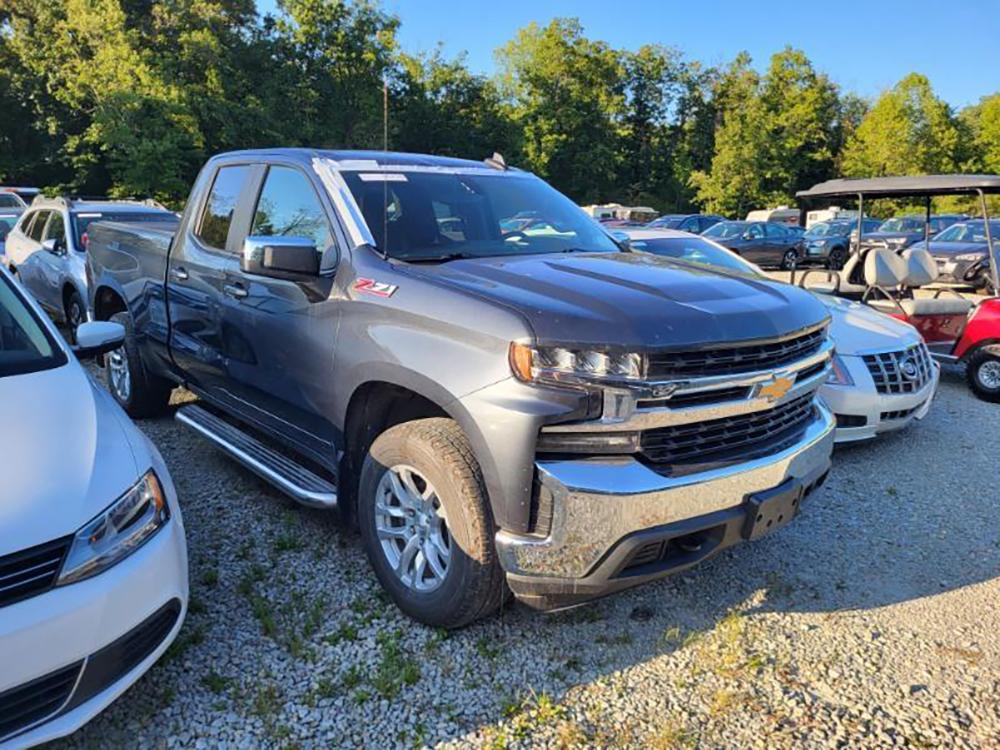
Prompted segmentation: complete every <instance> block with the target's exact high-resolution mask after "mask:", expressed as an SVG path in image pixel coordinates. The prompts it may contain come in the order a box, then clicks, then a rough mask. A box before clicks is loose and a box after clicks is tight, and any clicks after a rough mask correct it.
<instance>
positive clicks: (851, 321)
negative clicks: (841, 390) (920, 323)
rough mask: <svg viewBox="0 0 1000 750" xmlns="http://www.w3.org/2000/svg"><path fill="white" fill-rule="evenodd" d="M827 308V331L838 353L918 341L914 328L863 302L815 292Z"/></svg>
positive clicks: (897, 345) (902, 346)
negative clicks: (828, 319) (828, 317)
mask: <svg viewBox="0 0 1000 750" xmlns="http://www.w3.org/2000/svg"><path fill="white" fill-rule="evenodd" d="M816 296H817V297H819V299H821V300H822V301H823V304H825V305H826V307H827V309H828V310H829V311H830V318H831V322H830V335H831V337H832V338H833V342H834V344H835V345H836V347H837V352H838V353H840V354H846V355H852V354H859V353H861V352H866V351H872V350H879V349H882V350H887V349H904V348H906V347H907V346H911V345H913V344H916V343H919V342H920V340H921V338H920V334H919V333H917V329H915V328H914V327H913V326H911V325H910V324H909V323H904V322H903V321H901V320H896V319H895V318H891V317H889V316H888V315H885V314H883V313H880V312H877V311H876V310H873V309H871V308H870V307H868V306H866V305H862V304H860V303H858V302H851V301H850V300H845V299H840V298H839V297H831V296H829V295H826V294H817V295H816Z"/></svg>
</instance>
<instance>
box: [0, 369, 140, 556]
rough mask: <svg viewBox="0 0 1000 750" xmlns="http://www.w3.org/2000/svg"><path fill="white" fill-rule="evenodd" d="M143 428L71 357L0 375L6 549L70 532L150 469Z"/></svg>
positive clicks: (1, 531)
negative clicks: (40, 367)
mask: <svg viewBox="0 0 1000 750" xmlns="http://www.w3.org/2000/svg"><path fill="white" fill-rule="evenodd" d="M137 435H138V433H137V432H136V431H135V428H134V427H132V425H131V424H129V423H127V421H126V419H125V417H124V415H123V414H122V413H121V411H120V409H119V408H118V406H117V404H115V403H114V401H113V400H112V399H111V397H110V395H108V394H107V393H106V392H105V391H104V390H102V389H101V388H99V387H98V386H97V385H96V384H95V383H93V382H92V381H91V379H90V378H89V377H88V375H87V374H86V373H85V372H84V370H83V368H82V367H80V365H79V364H78V363H77V362H76V361H75V360H73V359H71V360H70V362H69V363H68V364H66V365H64V366H62V367H58V368H55V369H52V370H45V371H42V372H35V373H31V374H27V375H14V376H8V377H4V378H2V379H0V556H3V555H6V554H8V553H11V552H15V551H17V550H21V549H25V548H27V547H32V546H34V545H36V544H41V543H43V542H48V541H51V540H53V539H57V538H59V537H62V536H65V535H67V534H72V533H74V532H75V531H77V529H79V528H80V527H81V526H82V525H83V524H84V523H86V522H87V521H89V520H90V519H91V518H93V517H94V516H95V515H97V514H98V513H99V512H100V511H102V510H103V509H104V508H106V507H107V506H108V505H110V504H111V503H112V502H113V501H114V500H115V499H116V498H118V497H119V496H120V495H121V494H122V493H123V492H125V490H127V489H128V488H129V487H131V486H132V485H133V484H134V483H135V482H136V481H137V480H138V478H139V474H140V472H141V471H144V470H145V469H147V468H149V462H148V456H145V457H143V463H144V464H145V465H143V466H140V465H139V463H140V462H139V460H137V456H136V452H138V451H143V447H142V443H141V442H139V441H138V440H136V439H135V437H137Z"/></svg>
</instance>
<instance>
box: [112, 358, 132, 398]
mask: <svg viewBox="0 0 1000 750" xmlns="http://www.w3.org/2000/svg"><path fill="white" fill-rule="evenodd" d="M107 366H108V375H109V377H110V380H111V390H113V391H114V393H115V396H116V397H117V398H118V400H119V401H120V402H121V403H123V404H127V403H128V400H129V398H131V396H132V374H131V373H130V372H129V369H128V357H127V356H126V355H125V347H123V346H122V347H119V348H117V349H115V350H114V351H112V352H110V353H109V354H108V357H107Z"/></svg>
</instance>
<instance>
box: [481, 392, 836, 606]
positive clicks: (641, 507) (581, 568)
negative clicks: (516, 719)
mask: <svg viewBox="0 0 1000 750" xmlns="http://www.w3.org/2000/svg"><path fill="white" fill-rule="evenodd" d="M834 425H835V422H834V419H833V415H832V414H831V413H830V411H829V410H828V409H827V408H826V407H824V406H823V405H822V404H818V405H817V416H816V419H815V420H814V421H813V422H812V423H811V424H810V425H809V426H808V427H807V428H806V430H805V432H804V434H803V435H802V437H801V438H800V439H799V441H798V442H797V443H795V444H794V445H792V446H790V447H788V448H786V449H784V450H782V451H780V452H778V453H775V454H774V455H771V456H766V457H762V458H758V459H753V460H750V461H747V462H745V463H740V464H736V465H733V466H728V467H725V468H719V469H713V470H708V471H704V472H700V473H695V474H690V475H687V476H680V477H667V476H663V475H661V474H658V473H656V472H654V471H653V470H652V469H650V468H648V467H646V466H645V465H644V464H642V463H640V462H639V461H637V460H635V459H634V458H630V457H625V458H603V459H581V460H575V461H573V460H570V461H548V462H538V464H537V470H538V477H539V480H540V484H541V487H542V489H543V491H547V492H549V493H551V496H552V518H551V525H550V530H549V533H548V534H547V535H546V536H545V537H544V538H543V537H539V536H534V535H519V534H511V533H508V532H506V531H500V532H499V533H498V534H497V537H496V542H497V547H498V549H499V554H500V560H501V564H502V565H503V567H504V569H505V570H506V571H507V574H508V581H509V582H510V584H511V587H512V588H513V589H514V591H515V593H516V594H518V596H519V597H521V598H525V597H526V596H527V597H529V598H530V597H532V596H535V595H536V594H540V595H542V596H544V594H545V592H546V591H558V592H560V595H564V594H566V592H574V591H576V592H577V593H578V594H579V598H583V599H585V598H592V597H593V596H600V595H602V594H604V593H609V591H610V590H615V589H617V588H624V587H625V585H634V584H635V583H641V582H642V580H645V579H642V580H638V579H632V580H630V581H627V582H620V581H619V582H615V581H609V580H607V579H608V578H612V577H614V575H615V571H610V570H606V569H605V568H606V567H607V566H606V565H605V563H606V562H607V561H608V559H609V558H610V557H612V555H611V552H612V550H613V548H615V547H616V545H618V544H619V543H620V542H622V541H623V540H625V539H626V538H627V537H629V536H630V535H635V534H636V533H637V532H643V531H645V530H650V529H655V528H656V527H664V526H668V525H671V524H675V525H676V524H679V523H680V524H684V523H685V522H697V521H698V520H699V519H702V518H705V519H711V518H712V517H713V515H714V514H716V515H717V514H720V513H722V515H719V516H718V517H719V518H723V516H725V519H724V520H726V523H729V522H731V521H733V518H732V513H730V514H729V515H726V513H725V512H727V511H732V512H736V511H739V513H740V515H741V516H742V511H741V510H740V509H741V507H742V505H743V503H744V499H745V498H746V497H747V496H748V495H750V494H752V493H756V492H761V491H765V490H769V489H772V488H775V487H778V486H780V485H782V484H783V483H785V482H787V481H789V480H790V479H794V480H798V481H799V482H801V483H802V484H803V485H804V486H805V485H808V486H810V487H812V486H818V484H820V483H821V482H822V478H824V477H825V475H826V472H827V470H828V469H829V465H830V453H831V451H832V449H833V430H834ZM689 525H690V526H691V528H692V529H694V528H696V527H697V526H698V524H697V523H693V524H689ZM706 525H707V524H706ZM733 536H734V535H733V534H732V533H730V534H727V536H726V538H727V540H728V543H727V544H726V545H722V546H728V544H729V543H733V542H735V541H739V539H738V538H731V537H733ZM736 536H737V537H738V534H737V535H736ZM722 546H718V549H722ZM715 551H717V550H715ZM599 569H600V570H599ZM668 572H673V571H671V570H666V571H663V573H661V575H665V574H666V573H668ZM570 596H571V597H572V593H570ZM563 603H571V602H570V601H569V600H563Z"/></svg>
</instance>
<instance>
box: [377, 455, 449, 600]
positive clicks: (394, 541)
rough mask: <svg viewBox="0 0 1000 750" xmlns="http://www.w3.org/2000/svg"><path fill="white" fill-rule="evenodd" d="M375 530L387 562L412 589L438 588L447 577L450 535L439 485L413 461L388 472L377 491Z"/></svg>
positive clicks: (427, 591)
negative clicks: (439, 496) (435, 486)
mask: <svg viewBox="0 0 1000 750" xmlns="http://www.w3.org/2000/svg"><path fill="white" fill-rule="evenodd" d="M375 533H376V535H377V536H378V539H379V545H380V547H381V549H382V554H383V555H384V556H385V559H386V562H388V563H389V567H390V568H391V569H392V571H393V573H395V575H396V578H397V579H399V581H400V582H401V583H402V584H403V585H404V586H406V587H407V588H408V589H410V590H411V591H417V592H420V593H422V594H426V593H429V592H431V591H434V590H436V589H437V588H439V587H440V586H441V584H443V583H444V581H445V578H446V577H447V576H448V566H449V564H450V562H451V534H449V533H448V519H447V517H446V516H445V512H444V506H442V505H441V500H440V498H438V495H437V490H435V489H434V486H433V485H432V484H431V483H430V482H428V481H427V478H426V477H424V476H423V475H422V474H421V473H420V472H419V471H417V470H416V469H414V468H413V467H412V466H406V465H404V464H398V465H396V466H393V467H391V468H389V469H388V470H386V471H385V473H383V474H382V478H381V479H380V480H379V483H378V487H377V488H376V490H375Z"/></svg>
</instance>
